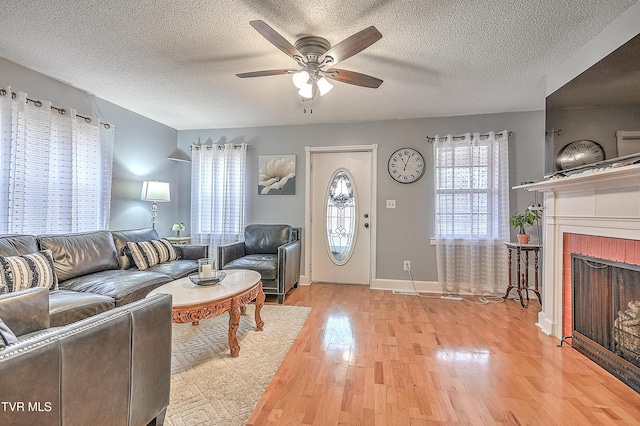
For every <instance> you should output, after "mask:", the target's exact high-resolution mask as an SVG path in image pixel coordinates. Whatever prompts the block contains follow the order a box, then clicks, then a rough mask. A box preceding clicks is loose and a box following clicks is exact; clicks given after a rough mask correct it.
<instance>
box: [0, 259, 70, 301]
mask: <svg viewBox="0 0 640 426" xmlns="http://www.w3.org/2000/svg"><path fill="white" fill-rule="evenodd" d="M2 285H6V286H7V293H11V292H14V291H20V290H25V289H27V288H31V287H44V288H48V289H50V290H57V289H58V277H57V276H56V273H55V269H54V266H53V255H52V253H51V250H42V251H39V252H37V253H30V254H25V255H22V256H0V286H2Z"/></svg>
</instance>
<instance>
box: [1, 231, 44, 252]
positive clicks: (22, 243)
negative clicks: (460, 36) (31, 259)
mask: <svg viewBox="0 0 640 426" xmlns="http://www.w3.org/2000/svg"><path fill="white" fill-rule="evenodd" d="M38 250H40V246H38V240H37V239H36V237H35V236H34V235H3V236H1V237H0V256H20V255H21V254H29V253H35V252H37V251H38Z"/></svg>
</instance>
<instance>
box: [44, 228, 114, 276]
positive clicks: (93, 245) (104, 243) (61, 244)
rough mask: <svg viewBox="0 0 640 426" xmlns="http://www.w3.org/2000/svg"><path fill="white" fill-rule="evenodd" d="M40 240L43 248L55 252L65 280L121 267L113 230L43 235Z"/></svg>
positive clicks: (58, 270)
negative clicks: (112, 234)
mask: <svg viewBox="0 0 640 426" xmlns="http://www.w3.org/2000/svg"><path fill="white" fill-rule="evenodd" d="M38 241H39V242H40V247H41V248H42V249H48V250H51V252H52V253H53V265H54V267H55V270H56V274H57V275H58V280H59V281H61V282H62V281H65V280H68V279H70V278H75V277H79V276H81V275H86V274H91V273H93V272H98V271H105V270H109V269H118V268H119V267H120V264H119V263H118V257H117V256H116V247H115V245H114V243H113V237H112V236H111V233H110V232H109V231H96V232H85V233H79V234H63V235H40V236H38Z"/></svg>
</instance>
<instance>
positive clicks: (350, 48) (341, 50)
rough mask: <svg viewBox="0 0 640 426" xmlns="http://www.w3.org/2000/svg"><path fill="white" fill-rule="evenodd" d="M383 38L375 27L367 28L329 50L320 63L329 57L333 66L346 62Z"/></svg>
mask: <svg viewBox="0 0 640 426" xmlns="http://www.w3.org/2000/svg"><path fill="white" fill-rule="evenodd" d="M381 38H382V34H380V31H378V30H377V29H376V27H374V26H370V27H369V28H365V29H364V30H362V31H360V32H357V33H355V34H354V35H352V36H351V37H348V38H345V39H344V40H342V41H341V42H340V43H338V44H336V45H335V46H333V47H332V48H331V49H329V50H327V51H326V52H325V53H324V55H322V56H321V57H320V59H319V61H318V62H320V63H322V62H323V61H324V60H325V58H326V57H327V56H331V57H332V58H333V62H331V64H332V65H333V64H337V63H338V62H340V61H344V60H345V59H347V58H350V57H352V56H353V55H355V54H356V53H358V52H362V51H363V50H364V49H366V48H367V47H369V46H371V45H372V44H373V43H375V42H376V41H378V40H380V39H381Z"/></svg>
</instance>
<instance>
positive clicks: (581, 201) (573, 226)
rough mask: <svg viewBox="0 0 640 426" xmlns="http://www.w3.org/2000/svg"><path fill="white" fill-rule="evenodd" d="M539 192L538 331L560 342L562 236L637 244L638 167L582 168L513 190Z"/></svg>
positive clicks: (639, 232) (639, 214) (639, 226)
mask: <svg viewBox="0 0 640 426" xmlns="http://www.w3.org/2000/svg"><path fill="white" fill-rule="evenodd" d="M519 188H521V189H526V190H528V191H539V192H542V193H543V194H544V214H543V229H544V232H543V253H542V271H543V272H542V277H543V287H542V310H541V311H540V313H539V314H538V323H537V325H538V327H540V329H541V330H542V331H543V332H544V333H546V334H549V335H552V336H555V337H558V338H561V337H563V336H562V320H563V310H562V307H563V300H562V297H563V292H562V283H563V268H564V265H563V236H564V234H565V233H574V234H584V235H596V236H602V237H613V238H624V239H632V240H640V164H632V165H624V166H621V167H608V168H602V169H594V170H586V171H584V172H581V173H576V174H572V175H569V176H565V177H557V178H551V179H545V180H542V181H539V182H535V183H531V184H527V185H520V186H517V187H515V188H514V189H519Z"/></svg>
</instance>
